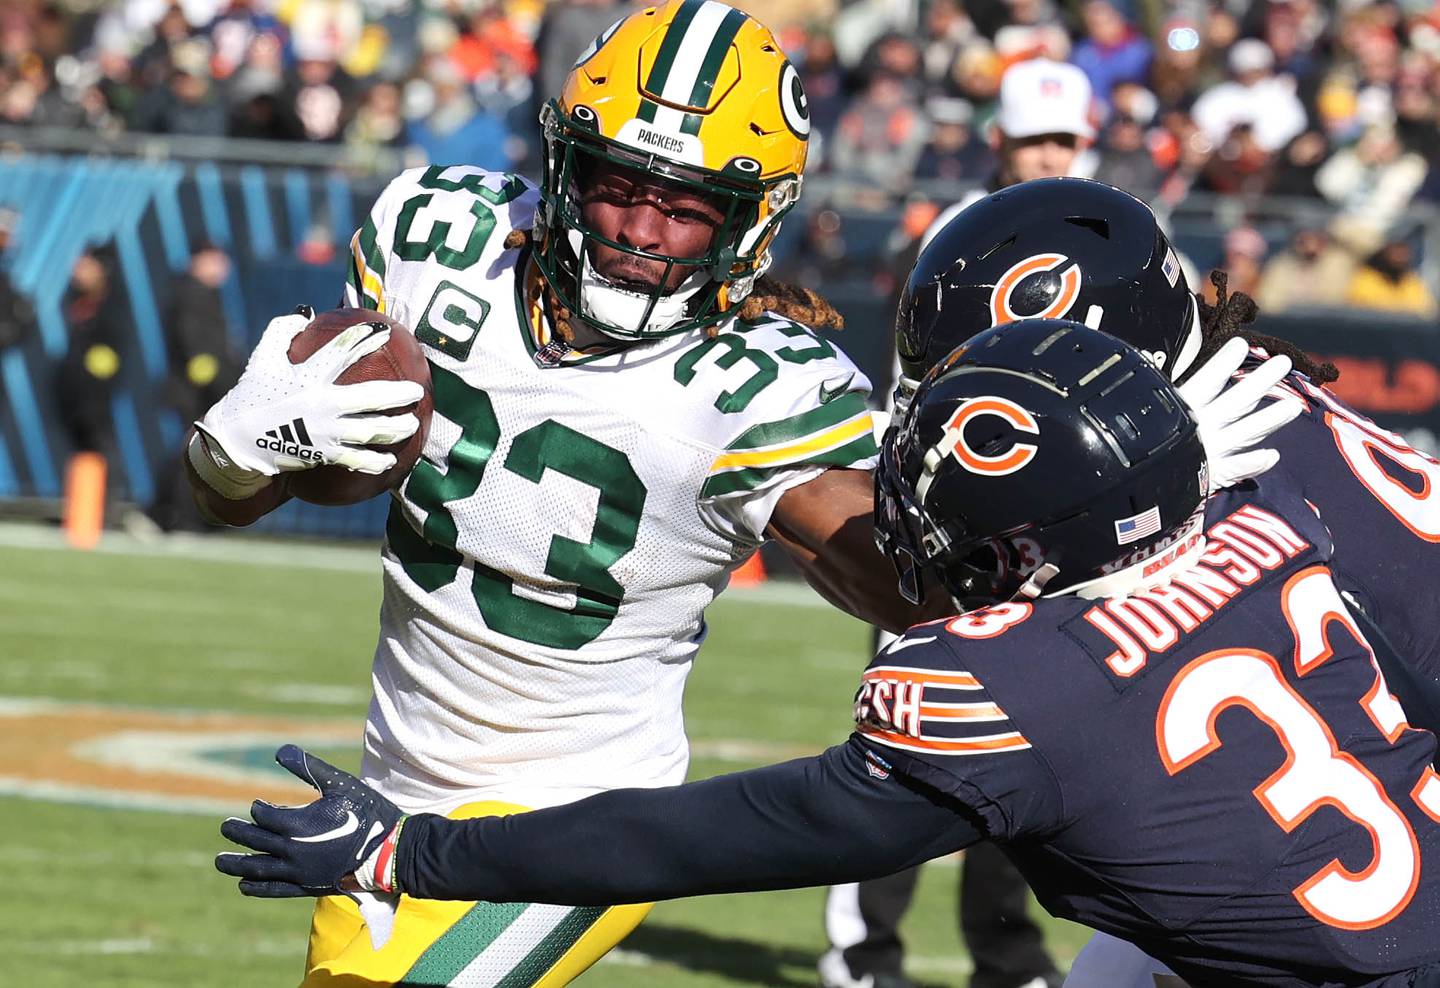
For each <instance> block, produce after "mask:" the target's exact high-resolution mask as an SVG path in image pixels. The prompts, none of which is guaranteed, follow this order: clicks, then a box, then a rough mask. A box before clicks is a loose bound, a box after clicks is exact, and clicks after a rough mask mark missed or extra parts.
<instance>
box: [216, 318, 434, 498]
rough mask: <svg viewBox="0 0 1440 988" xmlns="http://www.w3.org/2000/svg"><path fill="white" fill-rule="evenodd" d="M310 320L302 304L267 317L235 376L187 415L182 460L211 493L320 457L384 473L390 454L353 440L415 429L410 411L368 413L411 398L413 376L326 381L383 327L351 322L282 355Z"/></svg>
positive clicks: (374, 345)
mask: <svg viewBox="0 0 1440 988" xmlns="http://www.w3.org/2000/svg"><path fill="white" fill-rule="evenodd" d="M313 318H314V312H313V310H311V309H310V308H309V307H308V306H302V307H301V309H300V310H298V311H297V312H296V313H294V314H293V315H288V316H279V317H277V318H275V319H272V320H270V325H268V326H266V327H265V333H264V335H263V336H261V337H260V342H259V344H258V345H257V346H256V347H255V352H254V353H252V354H251V355H250V360H249V363H247V364H246V365H245V373H244V374H242V375H241V376H240V380H239V381H238V382H236V384H235V386H234V387H233V388H231V389H230V390H229V391H228V392H226V394H225V397H223V398H221V399H220V400H219V401H218V402H217V403H216V404H215V405H214V407H212V408H211V409H210V410H209V411H208V412H206V413H205V417H204V418H203V419H201V420H200V421H199V422H196V423H195V430H196V436H197V441H192V443H191V446H190V461H191V463H192V464H194V466H195V468H196V471H197V473H199V474H200V476H201V479H203V480H204V481H205V482H206V483H208V484H209V485H210V486H211V487H213V488H215V490H216V491H218V492H219V493H220V494H221V495H223V496H225V497H228V498H231V499H232V500H233V499H238V498H242V497H246V496H248V495H250V494H253V493H254V492H255V491H257V490H259V489H260V488H262V487H264V486H265V485H266V484H267V483H269V482H270V478H271V477H274V476H276V475H277V474H279V473H282V472H284V471H290V470H305V469H308V468H310V467H316V466H321V465H322V464H332V463H333V464H336V465H339V466H342V467H345V468H346V469H348V470H355V471H358V472H360V473H368V474H379V473H384V472H385V471H386V470H388V469H390V468H391V467H392V466H394V465H395V457H394V456H393V455H391V454H390V453H382V452H377V451H376V450H371V449H363V448H361V447H364V446H367V445H377V446H388V445H390V444H391V443H398V442H401V441H402V440H404V439H407V438H409V437H410V436H412V435H414V433H415V430H416V429H418V428H419V427H420V420H419V419H418V418H416V416H415V415H413V414H410V413H406V414H404V415H382V414H376V413H379V412H383V411H385V410H386V409H391V408H401V407H404V406H405V405H409V404H412V403H414V402H417V401H419V400H420V399H421V398H422V397H423V396H424V394H425V389H424V388H423V387H422V386H420V385H419V384H416V383H414V382H413V381H363V382H361V383H358V384H336V383H335V379H336V378H337V377H339V376H340V375H341V374H342V373H344V372H345V370H346V368H348V367H350V366H351V365H353V364H354V363H355V362H356V361H358V360H360V359H361V358H362V357H364V356H366V355H368V354H371V353H374V352H375V351H376V350H379V349H380V348H381V347H383V346H384V345H385V343H386V342H387V341H388V340H389V339H390V330H389V329H387V328H383V327H378V326H376V325H373V324H370V323H361V324H358V325H355V326H351V327H348V328H347V329H345V330H342V331H341V332H340V333H339V334H337V335H336V337H335V338H334V339H333V340H331V341H330V342H329V343H327V344H325V345H324V346H323V347H321V348H320V349H319V350H317V351H315V353H314V354H312V355H311V356H310V358H309V359H307V360H304V361H302V362H301V363H298V364H292V363H291V362H290V357H289V350H290V343H291V341H292V340H294V339H295V337H296V336H297V335H298V334H299V333H300V331H301V330H303V329H304V328H305V327H306V326H308V325H309V324H310V320H311V319H313ZM201 437H203V441H198V440H200V439H201Z"/></svg>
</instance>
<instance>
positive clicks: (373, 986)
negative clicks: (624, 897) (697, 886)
mask: <svg viewBox="0 0 1440 988" xmlns="http://www.w3.org/2000/svg"><path fill="white" fill-rule="evenodd" d="M526 809H527V808H526V807H523V806H512V805H510V804H508V803H467V804H466V805H464V806H461V807H460V808H458V809H456V810H455V811H454V812H452V813H451V814H450V818H451V819H452V820H465V819H470V818H472V817H482V816H503V815H506V814H510V813H524V812H525V811H526ZM650 908H651V904H650V903H646V904H643V905H630V906H611V907H610V908H608V909H607V908H603V907H598V906H596V907H591V906H582V907H572V906H549V905H534V904H529V903H493V902H448V901H439V900H434V899H412V898H410V896H408V895H403V896H401V897H400V908H399V909H398V911H397V912H396V914H395V929H394V931H393V932H392V933H391V935H390V939H389V940H388V941H387V942H386V944H385V946H384V947H382V948H380V949H379V950H375V949H374V948H373V947H371V945H370V933H369V931H368V930H367V929H366V928H365V924H364V922H363V921H362V920H361V918H360V909H359V907H357V906H356V905H355V903H354V901H352V900H351V899H350V898H348V897H347V896H343V895H332V896H326V897H325V898H322V899H320V900H318V901H317V902H316V905H315V915H314V918H313V919H312V920H311V925H310V952H309V956H307V957H306V959H305V981H304V982H303V984H302V985H301V988H377V986H383V985H396V984H404V985H407V986H408V985H416V986H419V985H446V986H454V988H558V986H560V985H566V984H569V983H570V982H571V981H573V980H574V979H575V978H577V977H579V976H580V974H581V973H583V972H584V971H585V969H586V968H588V967H589V966H590V965H591V964H594V963H595V962H596V961H598V960H599V959H600V958H601V957H602V956H604V955H605V953H606V952H607V951H609V950H610V948H611V947H613V946H615V945H616V944H617V943H619V942H620V941H621V940H623V939H625V937H626V936H628V935H629V934H630V931H631V930H633V929H635V927H637V926H639V925H640V921H641V920H642V919H644V918H645V915H646V914H647V913H648V912H649V911H650Z"/></svg>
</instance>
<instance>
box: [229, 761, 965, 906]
mask: <svg viewBox="0 0 1440 988" xmlns="http://www.w3.org/2000/svg"><path fill="white" fill-rule="evenodd" d="M283 750H284V749H282V751H283ZM297 750H298V749H297ZM291 760H292V761H293V758H292V759H291ZM310 762H311V764H314V763H315V759H313V757H312V758H311V759H310ZM282 763H283V762H282ZM321 764H323V763H321ZM324 769H325V772H324V773H322V774H323V775H324V778H323V779H322V780H321V783H320V784H317V788H320V789H321V791H322V792H326V793H327V795H325V796H323V797H322V798H321V799H320V800H318V801H317V802H315V803H311V804H310V806H308V807H304V808H302V809H296V810H276V808H274V807H268V806H263V805H262V806H261V810H262V812H261V814H260V815H259V816H257V817H256V823H255V824H254V825H251V824H247V823H244V822H243V821H235V820H231V821H227V822H226V824H225V826H224V827H223V828H222V833H224V834H225V836H227V837H229V838H230V839H231V840H234V841H236V842H237V843H240V844H243V845H245V846H247V847H250V848H252V849H254V850H256V851H259V852H262V853H258V854H249V855H240V854H229V855H221V856H220V857H219V858H217V859H216V866H217V867H218V868H219V869H220V870H221V871H223V872H225V873H226V874H229V875H235V876H238V877H240V878H242V879H243V881H242V882H241V891H244V892H246V893H247V894H276V893H275V892H273V891H272V892H268V893H266V892H261V891H259V887H258V886H256V885H255V884H254V883H256V882H261V881H263V882H266V883H270V884H269V885H267V886H265V888H267V889H285V890H287V891H285V892H282V893H279V894H291V895H297V894H298V895H303V894H311V895H318V894H326V890H327V889H330V890H333V889H334V888H337V887H340V888H354V887H364V888H367V889H372V890H373V889H376V888H379V889H381V890H384V891H404V892H406V893H408V894H410V895H412V896H416V897H419V898H433V899H483V900H486V901H490V902H552V903H560V904H566V905H606V904H611V903H623V902H651V901H654V900H656V899H674V898H681V897H684V896H691V895H706V894H711V893H717V892H745V891H762V890H767V889H778V888H800V887H804V886H810V885H825V884H830V883H833V882H848V881H857V880H860V879H866V878H875V877H878V876H880V875H888V874H891V873H893V872H895V871H899V870H901V869H903V868H908V867H910V866H912V865H915V864H919V863H920V862H922V861H928V860H930V859H931V858H935V857H939V856H940V855H943V854H946V853H949V852H951V851H955V850H959V849H960V848H962V847H966V846H968V845H970V844H973V843H976V842H977V841H979V840H982V839H983V838H984V834H983V833H982V831H981V830H980V828H979V826H978V824H977V823H975V822H973V820H974V818H973V817H971V816H970V815H969V813H968V811H967V810H966V809H965V808H964V807H963V806H961V805H960V804H959V803H957V802H955V801H953V800H951V799H949V798H947V797H944V796H941V795H939V794H937V793H935V792H933V791H931V790H929V789H928V788H926V787H924V786H922V785H919V784H915V783H911V782H909V781H907V780H904V779H902V778H901V777H900V776H899V774H898V773H894V772H890V771H888V770H881V771H878V772H872V771H871V770H869V769H867V763H866V753H865V748H864V744H863V742H861V741H860V740H859V739H858V738H851V740H850V741H848V742H846V743H845V744H841V745H837V746H836V747H834V748H831V749H830V750H829V751H826V752H825V753H824V754H822V755H820V756H819V757H816V758H808V759H800V760H797V761H792V762H786V763H784V764H781V765H772V766H769V767H767V768H762V769H756V770H754V771H751V772H741V773H737V774H734V775H725V776H720V777H717V778H714V779H708V780H706V781H704V782H697V783H692V784H690V785H685V786H676V787H673V788H668V789H626V790H618V791H615V792H609V793H602V794H601V795H598V796H592V797H590V798H589V799H584V800H581V801H579V802H576V803H571V804H570V805H568V806H558V807H554V808H551V809H545V810H536V811H535V812H533V813H521V814H516V815H514V816H508V817H489V818H483V819H476V820H448V819H446V818H444V817H440V816H435V815H432V814H417V815H415V816H411V817H407V818H405V819H404V820H403V822H397V823H396V824H395V825H394V826H392V827H391V830H390V833H391V834H394V835H395V837H394V839H393V845H394V858H393V868H381V869H379V871H380V872H382V873H383V874H384V876H385V877H386V879H387V881H388V884H387V881H382V882H381V883H380V884H378V885H377V884H376V883H375V875H376V873H377V869H376V866H375V862H376V861H378V860H379V859H380V854H381V848H382V847H383V842H382V843H377V844H376V845H375V848H373V849H372V848H370V847H369V846H368V845H364V846H361V845H360V843H359V842H360V841H361V840H362V838H361V836H360V835H362V834H364V833H366V832H367V828H371V827H372V826H373V821H374V820H376V819H383V815H375V814H373V813H372V814H371V816H367V810H366V809H365V808H363V807H362V808H361V809H359V810H356V808H355V807H356V805H357V804H356V802H355V800H356V797H355V791H356V790H355V789H354V786H360V787H361V788H362V789H363V788H365V787H363V785H362V784H361V783H359V782H358V781H357V780H354V779H352V778H351V777H349V776H345V774H344V773H338V775H339V776H344V780H345V786H344V788H343V789H342V788H341V787H340V786H339V783H338V782H336V777H335V776H332V775H330V774H328V773H335V772H338V770H335V769H332V768H331V767H330V766H324ZM292 770H293V769H292ZM880 776H883V777H880ZM352 783H353V785H352ZM312 784H315V783H312ZM327 787H330V788H333V790H334V791H333V794H330V793H329V790H328V789H327ZM367 791H368V790H367ZM327 803H328V804H330V805H329V806H328V807H326V808H325V809H322V810H316V809H314V808H315V807H325V806H326V804H327ZM342 803H343V805H344V811H345V812H351V811H353V812H355V814H356V816H357V819H358V826H357V827H356V828H353V836H352V835H351V834H346V835H345V838H344V839H345V840H348V841H353V842H355V843H356V847H355V848H353V849H352V848H351V847H350V846H349V844H345V845H344V846H340V844H338V843H335V842H326V841H321V842H317V841H316V839H315V834H316V833H317V828H319V827H320V826H321V824H320V823H317V822H316V821H335V820H342V819H344V820H347V821H348V817H346V816H345V815H344V812H342V810H341V805H342ZM372 817H373V819H372ZM327 825H328V824H327ZM334 829H336V830H340V829H345V828H343V827H338V826H337V827H335V828H334ZM331 845H333V846H331ZM337 849H338V850H337ZM361 857H364V858H366V860H367V861H370V862H371V863H370V864H369V865H368V866H362V867H361V868H360V869H359V872H358V874H356V875H351V874H349V873H348V872H347V871H346V869H353V867H354V862H355V861H357V860H359V859H360V858H361ZM357 882H359V883H360V884H359V885H358V886H357V884H356V883H357ZM290 890H293V891H290Z"/></svg>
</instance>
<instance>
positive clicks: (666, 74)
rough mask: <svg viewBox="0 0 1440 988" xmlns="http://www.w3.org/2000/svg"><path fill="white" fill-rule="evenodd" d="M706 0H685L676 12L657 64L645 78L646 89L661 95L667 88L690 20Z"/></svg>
mask: <svg viewBox="0 0 1440 988" xmlns="http://www.w3.org/2000/svg"><path fill="white" fill-rule="evenodd" d="M705 2H706V0H685V3H684V4H683V5H682V6H681V7H680V9H679V10H678V11H676V12H675V19H674V20H673V21H671V22H670V28H669V30H667V31H666V32H665V40H664V41H662V42H661V43H660V52H659V54H657V55H656V56H655V64H654V65H652V66H651V67H650V77H649V78H648V79H646V80H645V91H646V92H647V93H654V94H655V95H657V96H658V95H660V93H662V92H664V90H665V81H666V80H667V79H668V78H670V69H671V68H672V67H673V66H674V65H675V56H676V55H677V54H679V52H680V45H681V44H682V43H683V42H684V41H685V32H686V31H688V30H690V22H691V21H692V20H694V19H695V14H696V13H697V12H698V11H699V10H700V8H701V7H703V6H705Z"/></svg>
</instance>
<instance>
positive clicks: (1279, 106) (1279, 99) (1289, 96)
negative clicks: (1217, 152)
mask: <svg viewBox="0 0 1440 988" xmlns="http://www.w3.org/2000/svg"><path fill="white" fill-rule="evenodd" d="M1229 66H1230V75H1231V76H1232V78H1231V79H1230V81H1228V82H1222V83H1221V84H1220V85H1218V86H1212V87H1211V88H1210V89H1207V90H1206V91H1205V92H1204V93H1203V94H1201V96H1200V98H1199V99H1197V100H1196V101H1195V106H1194V108H1193V110H1192V115H1193V116H1194V118H1195V122H1196V123H1197V124H1198V125H1199V126H1200V129H1201V130H1202V131H1203V132H1204V133H1205V136H1206V137H1208V138H1210V140H1211V141H1212V142H1213V143H1214V144H1216V145H1219V144H1222V143H1224V142H1225V140H1226V139H1227V138H1228V137H1229V136H1230V132H1231V131H1233V130H1234V129H1235V128H1236V127H1238V126H1241V125H1245V124H1248V125H1249V126H1250V127H1251V129H1252V131H1253V133H1254V137H1255V142H1256V143H1257V144H1258V145H1259V146H1260V148H1261V149H1262V150H1265V151H1268V152H1270V153H1272V154H1273V153H1274V152H1276V151H1279V150H1280V149H1281V148H1283V147H1284V146H1285V145H1286V144H1288V143H1290V141H1291V140H1292V139H1293V138H1295V137H1296V136H1298V135H1299V134H1300V133H1301V132H1302V131H1303V130H1304V129H1305V122H1306V118H1305V107H1304V106H1302V105H1301V103H1300V97H1298V96H1296V95H1295V80H1294V79H1292V78H1290V77H1289V76H1279V75H1276V74H1275V71H1274V69H1275V55H1274V53H1272V52H1271V51H1270V46H1269V45H1267V44H1266V43H1265V42H1263V41H1261V40H1259V39H1258V38H1242V39H1241V40H1239V41H1237V42H1235V44H1234V45H1232V46H1231V47H1230V55H1229Z"/></svg>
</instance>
